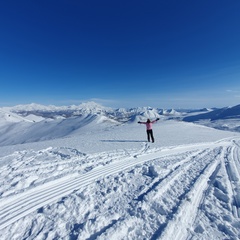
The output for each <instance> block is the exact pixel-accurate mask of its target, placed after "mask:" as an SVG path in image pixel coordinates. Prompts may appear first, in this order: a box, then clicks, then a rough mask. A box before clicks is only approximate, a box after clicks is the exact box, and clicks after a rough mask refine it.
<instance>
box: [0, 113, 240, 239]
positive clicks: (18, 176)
mask: <svg viewBox="0 0 240 240" xmlns="http://www.w3.org/2000/svg"><path fill="white" fill-rule="evenodd" d="M148 110H149V111H150V112H146V111H145V112H142V114H140V115H138V116H136V118H135V119H132V121H130V123H121V124H120V123H119V122H116V119H114V118H109V117H106V115H104V114H102V112H100V113H98V114H96V113H92V114H91V113H89V112H88V113H87V115H82V116H78V117H73V116H71V118H64V119H62V120H61V119H59V118H56V119H51V120H48V121H47V120H46V122H45V123H44V124H46V126H47V127H44V128H43V130H44V131H45V130H46V129H49V131H46V132H45V133H46V134H48V138H49V139H48V140H44V139H40V138H39V137H37V136H40V135H41V134H40V133H41V130H40V128H39V129H37V128H34V130H33V129H31V134H30V135H29V136H32V139H33V141H32V142H29V143H23V140H24V139H25V138H26V135H25V134H26V133H25V132H22V134H21V131H22V130H24V129H25V125H24V124H25V123H26V124H29V123H30V124H32V123H31V122H29V121H30V120H29V121H25V120H23V119H21V120H19V119H18V120H16V118H17V116H15V115H12V116H13V120H11V121H8V123H7V124H10V123H11V124H13V123H14V124H17V123H21V124H22V125H21V124H17V126H18V132H17V131H15V132H14V134H15V135H14V136H10V135H8V132H6V135H7V136H8V137H11V138H12V139H14V137H16V139H18V141H16V142H19V143H21V144H16V145H12V144H11V143H9V145H8V146H5V145H6V144H2V146H1V147H0V179H1V181H0V236H1V237H0V238H1V240H2V239H3V240H9V239H27V240H28V239H49V240H50V239H71V240H72V239H79V240H82V239H91V240H93V239H104V240H105V239H106V240H109V239H114V240H115V239H126V240H128V239H150V240H154V239H163V240H175V239H176V240H179V239H186V240H189V239H193V240H195V239H196V240H197V239H206V240H209V239H240V134H239V133H237V132H228V131H221V130H217V129H213V128H209V127H205V126H200V125H196V124H193V123H186V122H181V121H174V120H166V119H165V120H164V119H163V118H161V119H160V121H158V122H157V123H155V124H154V125H153V132H154V136H155V139H156V142H155V143H154V144H153V143H148V142H146V132H145V131H146V130H145V128H144V127H145V126H143V125H138V124H137V123H136V121H137V119H138V118H139V119H142V118H144V117H147V116H148V114H153V115H151V116H154V117H155V115H156V114H157V113H156V112H155V111H154V112H152V111H151V110H150V109H148ZM148 110H147V111H148ZM2 114H3V115H4V116H5V117H6V119H8V117H9V115H8V113H6V111H5V112H4V113H2ZM6 114H7V115H6ZM10 115H11V114H10ZM35 116H36V115H35ZM86 116H88V117H89V118H86ZM22 117H24V116H22ZM128 117H129V116H127V118H128ZM128 119H129V118H128ZM44 121H45V120H44ZM69 121H70V122H69ZM41 122H42V121H41V120H40V121H36V122H35V124H37V123H41ZM54 122H57V123H58V124H57V125H55V124H53V123H54ZM23 123H24V124H23ZM11 124H10V125H8V126H12V125H11ZM73 125H76V126H77V127H76V129H75V130H73V129H71V128H69V126H73ZM32 126H33V125H32ZM38 126H41V125H38ZM53 126H55V127H53ZM57 126H59V128H61V129H62V131H63V134H62V136H64V137H63V138H62V136H61V134H60V135H59V136H58V135H56V132H61V131H59V130H56V128H57ZM1 127H4V124H3V121H2V122H1ZM42 127H43V126H42ZM29 133H30V132H29ZM34 133H35V135H34ZM1 139H3V137H1ZM6 139H7V138H6ZM40 140H41V141H40ZM6 141H7V140H6ZM3 143H4V142H3ZM5 143H6V142H5Z"/></svg>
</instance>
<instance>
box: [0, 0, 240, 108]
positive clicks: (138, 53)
mask: <svg viewBox="0 0 240 240" xmlns="http://www.w3.org/2000/svg"><path fill="white" fill-rule="evenodd" d="M0 34H1V35H0V36H1V37H0V105H1V106H13V105H17V104H27V103H32V102H34V103H40V104H46V105H48V104H55V105H70V104H79V103H80V102H82V101H88V100H94V101H96V102H99V103H101V104H103V105H105V106H111V107H135V106H152V107H164V108H182V107H186V108H188V107H214V106H216V107H221V106H228V105H237V104H239V103H240V1H239V0H230V1H227V0H194V1H193V0H182V1H179V0H156V1H155V0H154V1H151V0H150V1H146V0H144V1H142V0H133V1H131V0H109V1H105V0H101V1H99V0H87V1H86V0H84V1H82V0H34V1H33V0H21V1H19V0H7V1H1V2H0Z"/></svg>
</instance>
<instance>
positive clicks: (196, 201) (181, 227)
mask: <svg viewBox="0 0 240 240" xmlns="http://www.w3.org/2000/svg"><path fill="white" fill-rule="evenodd" d="M222 153H223V152H222V151H221V152H217V153H216V154H215V157H214V158H213V160H212V161H211V162H210V163H208V164H207V165H206V166H205V167H204V169H203V170H202V172H200V174H197V175H196V176H195V179H194V180H193V182H194V183H193V185H192V186H191V188H190V189H188V190H187V191H186V192H185V193H183V194H182V195H181V199H185V200H187V201H181V199H180V202H179V205H177V206H176V208H177V209H176V210H175V211H176V212H175V214H174V216H173V218H172V219H171V220H170V221H169V222H168V223H167V225H166V227H165V229H164V231H163V232H162V233H161V236H160V239H178V240H183V239H186V237H187V235H188V232H189V229H191V227H192V224H193V222H194V219H195V218H196V215H197V211H198V208H199V206H201V202H202V201H203V199H204V196H205V194H206V191H207V189H208V186H209V184H210V182H211V181H209V179H211V178H212V177H213V176H214V175H215V174H216V173H217V172H218V171H219V166H220V162H221V158H222V157H223V154H222ZM206 156H207V155H206Z"/></svg>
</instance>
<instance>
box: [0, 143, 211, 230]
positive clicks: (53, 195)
mask: <svg viewBox="0 0 240 240" xmlns="http://www.w3.org/2000/svg"><path fill="white" fill-rule="evenodd" d="M213 146H214V144H213V145H212V147H213ZM207 147H209V144H205V145H204V144H201V145H200V146H198V145H196V144H195V145H191V146H188V147H186V146H185V147H183V148H176V149H170V150H165V151H159V150H156V151H155V152H153V153H150V154H147V153H145V155H141V156H139V155H134V156H133V157H128V158H125V159H123V160H121V161H118V162H113V163H111V164H108V165H105V166H99V167H96V168H94V169H93V170H91V171H89V172H87V173H85V174H82V175H81V176H76V175H74V176H70V177H64V178H62V179H58V180H55V181H52V182H48V183H46V184H44V185H40V186H38V187H36V188H34V189H31V190H28V191H26V192H23V193H20V194H18V195H16V196H13V197H10V198H7V199H4V200H3V201H2V202H1V204H0V230H1V229H3V228H5V227H7V226H9V225H10V224H12V223H14V222H15V221H17V220H19V219H20V218H22V217H25V216H27V215H28V214H29V213H31V212H33V211H35V210H37V209H38V208H40V207H43V206H45V205H47V204H50V203H52V202H54V201H57V200H59V199H61V198H62V197H64V196H66V195H68V194H71V193H72V192H73V191H75V190H78V189H80V188H84V187H85V186H87V185H88V184H90V183H92V182H94V181H96V180H97V179H99V178H102V177H106V176H109V175H112V174H116V173H118V172H120V171H124V170H126V169H128V168H131V167H133V166H135V165H137V164H142V163H144V162H146V161H150V160H154V159H157V158H160V157H163V156H170V155H174V154H177V153H178V154H182V153H185V152H186V151H190V150H191V151H192V150H199V148H200V149H201V148H202V149H204V148H207ZM136 156H137V157H136Z"/></svg>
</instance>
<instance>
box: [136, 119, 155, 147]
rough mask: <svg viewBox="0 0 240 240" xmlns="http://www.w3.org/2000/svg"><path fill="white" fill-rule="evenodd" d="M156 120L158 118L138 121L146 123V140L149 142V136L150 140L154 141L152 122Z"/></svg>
mask: <svg viewBox="0 0 240 240" xmlns="http://www.w3.org/2000/svg"><path fill="white" fill-rule="evenodd" d="M158 120H159V118H157V119H156V120H154V121H150V119H148V120H147V121H146V122H140V121H139V122H138V123H140V124H145V125H146V129H147V139H148V142H150V137H151V139H152V142H153V143H154V137H153V130H152V124H153V123H155V122H157V121H158Z"/></svg>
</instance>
